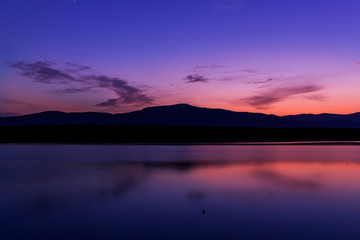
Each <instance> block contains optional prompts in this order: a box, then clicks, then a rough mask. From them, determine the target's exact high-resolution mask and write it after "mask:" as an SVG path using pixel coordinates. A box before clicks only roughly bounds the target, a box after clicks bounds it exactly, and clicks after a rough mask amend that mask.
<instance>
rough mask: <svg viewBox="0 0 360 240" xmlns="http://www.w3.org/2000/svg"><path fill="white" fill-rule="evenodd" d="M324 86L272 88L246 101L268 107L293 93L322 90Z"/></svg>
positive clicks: (256, 105)
mask: <svg viewBox="0 0 360 240" xmlns="http://www.w3.org/2000/svg"><path fill="white" fill-rule="evenodd" d="M322 89H323V87H322V86H319V85H303V86H295V87H283V88H276V89H272V90H270V91H268V92H265V93H262V94H258V95H255V96H252V97H249V98H246V99H245V100H246V102H247V103H248V104H249V105H251V106H253V107H255V108H258V109H265V108H268V107H269V106H270V105H272V104H274V103H278V102H282V101H285V100H286V99H288V98H289V97H291V96H293V95H299V94H305V93H312V92H316V91H320V90H322Z"/></svg>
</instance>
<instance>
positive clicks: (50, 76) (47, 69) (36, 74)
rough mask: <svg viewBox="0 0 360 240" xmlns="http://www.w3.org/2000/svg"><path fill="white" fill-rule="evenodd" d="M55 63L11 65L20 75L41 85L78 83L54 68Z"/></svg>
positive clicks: (64, 72)
mask: <svg viewBox="0 0 360 240" xmlns="http://www.w3.org/2000/svg"><path fill="white" fill-rule="evenodd" d="M52 65H53V63H51V62H46V61H38V62H35V63H26V62H24V61H20V62H16V63H11V64H9V66H10V67H11V68H14V69H17V70H20V74H21V75H23V76H25V77H29V78H30V79H33V80H34V81H35V82H41V83H69V82H71V81H76V79H75V78H74V77H73V76H71V75H70V74H69V73H67V72H66V71H61V70H59V69H56V68H54V66H52Z"/></svg>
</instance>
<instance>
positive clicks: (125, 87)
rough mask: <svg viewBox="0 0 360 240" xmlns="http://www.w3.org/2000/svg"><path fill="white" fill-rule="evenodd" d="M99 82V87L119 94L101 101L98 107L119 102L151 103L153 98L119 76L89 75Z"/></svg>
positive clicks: (114, 104)
mask: <svg viewBox="0 0 360 240" xmlns="http://www.w3.org/2000/svg"><path fill="white" fill-rule="evenodd" d="M89 77H90V79H93V80H94V81H96V82H97V84H98V87H100V88H105V89H110V90H112V91H113V92H115V93H116V95H118V98H116V99H108V100H107V101H105V102H102V103H99V104H97V105H96V106H98V107H109V106H116V105H117V104H118V103H124V104H133V103H135V104H150V103H152V101H153V99H152V98H151V97H148V96H147V95H145V94H143V93H142V92H143V90H141V89H139V88H137V87H134V86H130V85H129V84H128V83H127V82H126V81H125V80H122V79H119V78H109V77H107V76H89Z"/></svg>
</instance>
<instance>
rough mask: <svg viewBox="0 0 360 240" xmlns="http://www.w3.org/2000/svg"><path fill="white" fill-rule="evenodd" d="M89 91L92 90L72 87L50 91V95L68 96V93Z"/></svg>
mask: <svg viewBox="0 0 360 240" xmlns="http://www.w3.org/2000/svg"><path fill="white" fill-rule="evenodd" d="M91 90H92V87H82V88H76V87H72V88H64V89H58V90H55V91H52V93H57V94H69V93H81V92H89V91H91Z"/></svg>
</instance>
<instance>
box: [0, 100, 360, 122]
mask: <svg viewBox="0 0 360 240" xmlns="http://www.w3.org/2000/svg"><path fill="white" fill-rule="evenodd" d="M91 123H94V124H104V125H186V126H221V127H330V128H337V127H340V128H343V127H346V128H360V113H354V114H349V115H337V114H319V115H313V114H300V115H289V116H284V117H280V116H276V115H267V114H262V113H249V112H233V111H229V110H224V109H210V108H199V107H194V106H191V105H188V104H176V105H170V106H156V107H148V108H144V109H142V110H139V111H134V112H129V113H121V114H110V113H95V112H84V113H64V112H58V111H48V112H41V113H35V114H29V115H24V116H16V117H2V118H0V126H21V125H64V124H91Z"/></svg>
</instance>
